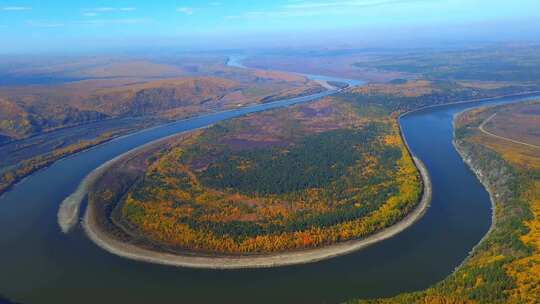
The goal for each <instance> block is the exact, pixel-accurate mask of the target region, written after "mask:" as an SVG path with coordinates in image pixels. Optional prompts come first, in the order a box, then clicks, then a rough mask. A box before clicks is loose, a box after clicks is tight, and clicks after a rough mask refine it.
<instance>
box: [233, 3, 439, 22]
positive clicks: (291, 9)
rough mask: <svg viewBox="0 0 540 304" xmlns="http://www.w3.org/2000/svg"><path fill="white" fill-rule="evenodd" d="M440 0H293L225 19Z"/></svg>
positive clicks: (323, 12)
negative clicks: (265, 9) (275, 6)
mask: <svg viewBox="0 0 540 304" xmlns="http://www.w3.org/2000/svg"><path fill="white" fill-rule="evenodd" d="M428 1H433V2H435V1H439V0H334V1H326V2H322V1H319V2H313V1H306V0H292V1H289V4H285V5H283V6H281V7H279V8H277V9H276V10H271V11H251V12H245V13H243V14H240V15H232V16H226V17H225V19H258V18H270V19H272V18H294V17H310V16H319V15H328V14H334V15H336V14H338V15H339V14H352V13H357V12H358V11H359V10H360V9H362V8H366V9H367V8H370V7H378V6H386V5H399V4H405V3H414V2H428Z"/></svg>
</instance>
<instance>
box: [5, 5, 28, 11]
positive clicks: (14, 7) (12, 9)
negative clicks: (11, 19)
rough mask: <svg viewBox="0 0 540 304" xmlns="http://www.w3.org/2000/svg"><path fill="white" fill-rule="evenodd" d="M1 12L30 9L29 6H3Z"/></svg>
mask: <svg viewBox="0 0 540 304" xmlns="http://www.w3.org/2000/svg"><path fill="white" fill-rule="evenodd" d="M2 10H3V11H30V10H32V7H30V6H4V7H2Z"/></svg>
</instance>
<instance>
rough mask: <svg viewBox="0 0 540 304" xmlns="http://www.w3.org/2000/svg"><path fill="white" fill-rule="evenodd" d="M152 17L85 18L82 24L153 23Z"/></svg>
mask: <svg viewBox="0 0 540 304" xmlns="http://www.w3.org/2000/svg"><path fill="white" fill-rule="evenodd" d="M151 22H152V19H148V18H116V19H90V20H84V21H82V22H81V23H82V24H90V25H107V24H142V23H151Z"/></svg>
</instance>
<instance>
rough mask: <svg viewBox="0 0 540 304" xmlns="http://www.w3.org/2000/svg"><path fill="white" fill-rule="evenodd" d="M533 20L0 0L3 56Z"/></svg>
mask: <svg viewBox="0 0 540 304" xmlns="http://www.w3.org/2000/svg"><path fill="white" fill-rule="evenodd" d="M539 21H540V1H539V0H519V1H508V0H505V1H502V0H330V1H324V0H311V1H307V0H277V1H257V0H248V1H245V0H229V1H225V0H210V1H171V0H163V1H148V0H144V1H142V0H114V1H112V0H108V1H107V0H101V1H81V0H69V1H57V0H56V1H55V0H48V1H37V0H0V39H1V41H2V50H1V52H31V51H56V50H77V49H100V48H103V49H106V48H115V47H122V46H123V47H130V46H133V47H142V46H145V45H151V46H177V47H186V48H188V47H202V48H204V47H206V48H212V47H213V48H215V47H216V44H219V45H220V46H221V47H225V48H226V47H249V46H256V45H265V46H272V45H276V46H283V45H289V44H301V43H307V44H309V43H312V44H316V42H317V41H320V40H321V38H325V39H334V40H336V42H340V43H343V44H350V45H355V44H359V45H361V44H362V43H361V42H365V43H366V44H367V43H368V42H369V41H372V42H377V41H378V42H381V41H383V40H384V41H387V42H390V41H392V40H396V41H397V40H400V39H403V38H404V37H422V35H423V36H425V37H431V38H434V39H436V38H441V37H440V36H441V35H443V36H444V35H448V36H449V37H450V36H451V37H454V38H456V39H460V38H461V39H464V38H467V37H468V36H471V39H473V38H474V37H476V36H478V37H480V36H482V35H487V36H490V37H492V38H497V37H498V36H504V38H505V39H511V38H513V37H514V36H513V35H515V39H516V40H519V39H526V38H531V37H535V35H536V37H539V35H540V30H539V28H540V26H539V25H538V24H540V22H539ZM475 35H476V36H475ZM473 36H474V37H473Z"/></svg>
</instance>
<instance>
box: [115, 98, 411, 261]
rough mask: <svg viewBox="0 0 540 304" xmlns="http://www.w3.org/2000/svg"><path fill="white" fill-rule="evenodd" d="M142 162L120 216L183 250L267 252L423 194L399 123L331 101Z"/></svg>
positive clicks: (383, 220)
mask: <svg viewBox="0 0 540 304" xmlns="http://www.w3.org/2000/svg"><path fill="white" fill-rule="evenodd" d="M146 162H147V163H148V169H147V170H146V172H145V173H144V176H142V177H141V178H140V179H139V180H138V181H137V182H136V183H135V184H134V185H133V186H132V187H131V189H130V190H129V191H128V193H127V194H126V195H124V197H123V199H122V201H121V203H120V204H119V205H118V207H117V208H121V212H117V213H116V215H117V216H119V217H121V218H117V220H116V222H117V223H125V225H124V228H125V229H129V230H130V233H132V234H133V233H134V232H135V233H137V234H140V235H144V236H145V237H147V238H149V240H150V241H152V242H155V243H161V244H165V245H168V246H172V247H175V248H178V249H183V250H186V249H187V250H194V251H203V252H211V253H243V254H244V253H267V252H276V251H283V250H292V249H301V248H310V247H316V246H321V245H328V244H332V243H335V242H338V241H344V240H350V239H355V238H361V237H365V236H367V235H369V234H372V233H374V232H376V231H378V230H380V229H383V228H385V227H388V226H390V225H392V224H394V223H396V222H397V221H399V220H400V219H402V218H403V217H405V216H406V215H407V214H408V213H409V212H410V211H411V210H412V209H413V208H414V207H415V206H416V204H417V203H418V200H419V198H420V195H421V182H420V177H419V175H418V173H417V171H416V168H415V166H414V164H413V162H412V159H411V157H410V155H409V154H408V151H407V149H406V148H405V145H404V144H403V142H402V140H401V137H400V135H399V129H398V126H397V123H396V122H395V121H394V120H392V119H390V118H388V117H387V118H381V117H379V116H373V117H371V118H369V119H368V118H366V117H361V116H360V115H358V114H357V113H356V112H355V110H354V109H353V108H351V104H348V103H342V102H338V101H336V100H333V99H332V100H330V99H326V100H323V101H319V102H315V103H312V104H309V105H301V106H296V107H293V108H292V109H288V110H276V111H271V112H267V113H259V114H252V115H248V116H246V117H243V118H238V119H234V120H231V121H227V122H222V123H218V124H217V125H215V126H213V127H211V128H208V129H205V130H203V131H198V132H194V133H192V135H191V136H188V137H187V138H183V140H181V141H179V142H176V143H175V144H172V145H170V146H168V147H166V148H164V149H162V150H161V151H160V152H158V153H154V154H153V155H152V156H150V157H148V158H147V159H146Z"/></svg>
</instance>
